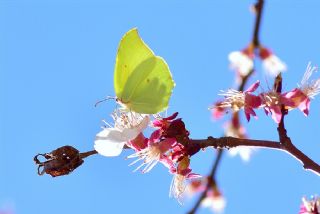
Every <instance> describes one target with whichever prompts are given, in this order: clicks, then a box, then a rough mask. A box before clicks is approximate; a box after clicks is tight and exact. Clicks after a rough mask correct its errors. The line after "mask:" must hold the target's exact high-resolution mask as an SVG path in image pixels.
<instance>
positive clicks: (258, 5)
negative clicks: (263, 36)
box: [252, 0, 264, 47]
mask: <svg viewBox="0 0 320 214" xmlns="http://www.w3.org/2000/svg"><path fill="white" fill-rule="evenodd" d="M263 6H264V0H258V2H257V3H256V4H255V5H254V7H255V10H256V13H257V16H256V21H255V25H254V31H253V38H252V44H253V45H254V46H255V47H258V46H259V45H260V40H259V32H260V25H261V17H262V11H263Z"/></svg>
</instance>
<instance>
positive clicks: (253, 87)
mask: <svg viewBox="0 0 320 214" xmlns="http://www.w3.org/2000/svg"><path fill="white" fill-rule="evenodd" d="M259 85H260V81H259V80H258V81H257V82H255V83H253V84H252V85H251V86H250V87H249V88H248V89H247V90H245V91H244V92H250V93H251V92H254V91H255V90H257V88H258V87H259Z"/></svg>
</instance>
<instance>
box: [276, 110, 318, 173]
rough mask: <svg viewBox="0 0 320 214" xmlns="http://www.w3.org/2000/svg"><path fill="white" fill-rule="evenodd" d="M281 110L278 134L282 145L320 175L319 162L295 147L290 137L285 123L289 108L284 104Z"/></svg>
mask: <svg viewBox="0 0 320 214" xmlns="http://www.w3.org/2000/svg"><path fill="white" fill-rule="evenodd" d="M281 112H282V115H281V120H280V123H279V125H278V134H279V140H280V144H281V145H282V147H283V148H284V150H285V151H287V152H288V153H289V154H291V155H292V156H293V157H295V158H296V159H297V160H299V161H300V162H301V163H302V165H303V168H304V169H306V170H310V171H312V172H314V173H315V174H317V175H320V166H319V164H317V163H316V162H314V161H313V160H312V159H310V158H309V157H308V156H307V155H305V154H304V153H303V152H301V151H300V150H299V149H298V148H297V147H295V145H294V144H293V143H292V141H291V139H290V137H288V135H287V130H286V128H285V125H284V117H285V116H286V115H287V114H288V110H286V109H285V108H284V106H283V107H282V109H281Z"/></svg>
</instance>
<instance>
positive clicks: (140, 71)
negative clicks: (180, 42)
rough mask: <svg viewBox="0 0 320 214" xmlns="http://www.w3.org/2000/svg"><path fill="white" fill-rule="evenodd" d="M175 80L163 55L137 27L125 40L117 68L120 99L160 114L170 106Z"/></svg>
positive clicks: (132, 106)
mask: <svg viewBox="0 0 320 214" xmlns="http://www.w3.org/2000/svg"><path fill="white" fill-rule="evenodd" d="M174 86H175V83H174V81H173V79H172V75H171V72H170V70H169V67H168V65H167V63H166V62H165V61H164V59H163V58H161V57H159V56H156V55H155V54H154V53H153V51H152V50H151V49H150V48H149V47H148V46H147V45H146V44H145V43H144V41H143V40H142V39H141V37H140V36H139V34H138V31H137V29H136V28H133V29H131V30H129V31H128V32H127V33H126V34H125V35H124V36H123V37H122V39H121V41H120V44H119V47H118V52H117V56H116V64H115V69H114V90H115V93H116V97H117V98H116V100H117V102H119V103H120V104H121V105H122V106H124V107H125V108H126V109H128V110H130V111H133V112H137V113H141V114H156V113H159V112H161V111H164V110H165V109H166V108H167V107H168V103H169V99H170V97H171V94H172V90H173V88H174Z"/></svg>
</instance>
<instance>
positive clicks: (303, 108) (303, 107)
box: [298, 98, 310, 116]
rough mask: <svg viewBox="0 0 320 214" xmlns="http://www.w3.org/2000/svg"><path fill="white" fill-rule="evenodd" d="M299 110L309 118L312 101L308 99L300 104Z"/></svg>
mask: <svg viewBox="0 0 320 214" xmlns="http://www.w3.org/2000/svg"><path fill="white" fill-rule="evenodd" d="M298 108H299V109H300V110H301V111H302V112H303V113H304V115H305V116H308V114H309V109H310V99H309V98H307V99H305V100H304V101H302V102H301V103H300V105H299V106H298Z"/></svg>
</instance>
